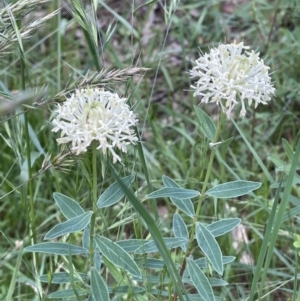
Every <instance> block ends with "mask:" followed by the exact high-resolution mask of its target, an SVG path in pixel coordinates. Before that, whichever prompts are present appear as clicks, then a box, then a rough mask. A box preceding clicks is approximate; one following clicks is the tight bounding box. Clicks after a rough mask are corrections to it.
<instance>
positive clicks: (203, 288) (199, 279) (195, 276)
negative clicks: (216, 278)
mask: <svg viewBox="0 0 300 301" xmlns="http://www.w3.org/2000/svg"><path fill="white" fill-rule="evenodd" d="M187 267H188V271H189V275H190V278H191V281H192V283H193V284H194V286H195V287H196V289H197V291H198V293H199V295H200V296H201V298H203V300H205V301H215V296H214V294H213V290H212V287H211V284H210V283H209V281H208V279H207V277H206V276H205V274H204V273H203V272H202V270H201V269H200V268H199V267H198V266H197V265H196V263H195V262H194V261H193V260H192V259H191V258H188V259H187Z"/></svg>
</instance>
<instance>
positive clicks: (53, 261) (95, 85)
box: [0, 0, 300, 301]
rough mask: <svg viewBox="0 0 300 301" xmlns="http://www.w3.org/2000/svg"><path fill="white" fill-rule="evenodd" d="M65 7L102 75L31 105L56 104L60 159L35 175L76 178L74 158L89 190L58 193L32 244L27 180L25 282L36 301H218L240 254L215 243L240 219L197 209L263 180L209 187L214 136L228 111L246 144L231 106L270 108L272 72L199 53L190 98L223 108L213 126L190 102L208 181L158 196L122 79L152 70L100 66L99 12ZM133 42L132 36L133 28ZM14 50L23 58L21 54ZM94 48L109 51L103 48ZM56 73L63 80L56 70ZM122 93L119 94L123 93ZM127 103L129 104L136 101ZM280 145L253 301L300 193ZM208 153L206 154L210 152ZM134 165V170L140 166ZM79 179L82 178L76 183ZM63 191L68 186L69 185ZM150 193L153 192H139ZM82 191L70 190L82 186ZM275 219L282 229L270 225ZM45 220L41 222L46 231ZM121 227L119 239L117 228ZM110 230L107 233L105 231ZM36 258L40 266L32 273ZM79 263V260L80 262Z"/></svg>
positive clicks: (232, 47)
mask: <svg viewBox="0 0 300 301" xmlns="http://www.w3.org/2000/svg"><path fill="white" fill-rule="evenodd" d="M42 2H43V3H46V2H47V1H42ZM26 3H28V4H30V3H31V5H34V6H30V5H29V6H27V9H24V12H22V11H19V10H20V9H19V7H21V8H22V10H23V4H24V7H26V5H25V4H26ZM37 3H38V1H27V2H26V1H25V0H22V1H19V2H18V4H17V3H16V4H14V5H11V6H8V9H9V10H10V11H11V12H13V15H16V16H18V18H22V16H23V15H24V14H26V13H27V12H28V11H30V10H32V9H34V8H35V7H36V5H37ZM69 3H70V6H71V9H70V11H71V13H73V14H77V15H76V16H75V18H74V19H76V20H77V22H78V23H79V24H80V26H81V27H82V29H83V32H84V36H85V39H86V41H87V44H88V45H89V47H90V48H89V50H90V53H89V55H90V57H91V59H92V61H93V63H94V64H93V66H95V68H96V69H97V71H96V72H91V73H90V72H87V73H85V74H84V75H81V76H78V77H77V78H76V79H74V80H73V82H69V83H68V84H67V85H66V87H65V89H62V90H61V89H57V90H58V91H55V93H53V95H55V96H50V97H49V96H48V95H47V96H46V95H44V93H43V94H42V96H43V97H42V96H41V97H39V98H42V99H40V100H39V101H36V102H35V103H33V106H32V107H33V108H36V107H39V108H40V107H42V105H44V104H50V103H51V100H53V102H55V106H54V105H53V110H52V113H53V114H52V116H51V119H50V122H49V123H51V126H52V132H54V133H53V135H55V139H56V142H57V144H58V145H59V146H58V148H60V147H61V149H62V152H61V153H59V154H58V155H55V156H54V158H52V157H51V156H50V155H48V154H44V157H45V159H44V162H43V163H42V165H41V169H40V171H39V172H38V174H37V176H40V175H41V174H42V173H45V172H46V171H48V170H49V169H51V168H55V169H56V170H57V171H64V172H65V173H68V181H69V179H72V176H73V174H72V173H70V170H69V168H70V166H71V165H72V164H73V163H74V162H75V161H77V162H79V163H80V164H81V165H80V166H81V167H82V169H81V170H82V171H83V172H82V173H81V171H80V172H78V174H77V177H76V181H77V183H80V184H79V185H78V186H80V188H81V185H82V184H81V183H82V182H85V183H87V184H86V185H87V186H88V188H87V189H86V187H83V189H84V193H83V194H79V193H78V196H77V197H70V196H69V195H68V193H67V192H64V193H62V192H61V189H60V190H59V191H56V192H54V193H53V200H54V202H55V203H54V205H53V206H49V207H51V210H53V208H56V209H57V210H58V211H59V212H60V213H61V215H62V221H61V220H59V222H57V220H58V219H60V216H59V215H58V214H55V218H53V219H52V221H53V222H54V226H53V224H52V228H51V229H50V230H49V229H47V232H46V234H45V235H44V236H43V240H44V241H43V242H40V241H38V240H39V239H40V237H39V236H37V234H39V233H38V231H39V230H40V229H41V227H39V228H37V227H36V220H37V216H36V215H35V209H36V207H35V205H36V204H35V196H34V195H35V194H34V189H33V186H32V185H33V182H32V181H29V182H28V183H29V184H28V195H27V194H26V193H27V192H26V189H27V187H25V189H23V190H22V199H23V200H24V201H23V203H22V205H23V208H26V207H30V210H29V217H28V219H29V220H30V223H29V224H30V226H29V231H28V235H29V237H30V242H28V243H30V246H27V247H25V249H24V251H25V252H30V253H32V254H31V255H32V257H31V258H32V264H33V272H32V273H33V274H34V277H33V278H34V279H35V281H32V280H31V279H26V280H25V281H26V284H27V283H31V285H32V287H33V288H34V292H33V293H32V294H35V296H34V298H35V299H36V298H37V296H36V295H39V296H38V298H40V299H45V298H46V299H48V298H49V299H51V300H88V301H92V300H105V301H106V300H108V301H109V300H141V301H146V300H173V301H176V300H181V301H183V300H184V301H188V300H197V301H198V300H205V301H218V300H222V299H224V294H226V288H225V289H223V288H224V287H225V286H226V285H227V282H226V281H224V280H223V276H224V274H225V273H224V272H225V270H226V265H227V264H230V263H231V262H233V261H234V260H235V256H232V255H235V254H231V250H229V251H226V254H225V253H224V250H223V249H222V247H221V245H220V243H219V241H218V237H220V236H223V235H227V236H229V235H230V232H231V231H232V230H233V229H234V228H235V227H237V226H238V225H239V224H240V223H241V219H240V218H239V217H228V218H220V217H219V216H218V218H217V219H213V221H212V219H211V218H209V220H210V222H207V219H205V220H204V219H203V212H202V209H203V204H204V203H205V202H215V203H216V202H217V201H218V200H220V199H229V200H230V199H233V198H237V197H241V196H245V195H247V194H250V193H252V194H253V195H254V193H253V191H255V190H257V189H258V188H260V187H261V183H260V182H259V181H256V180H255V181H245V180H240V179H239V177H238V176H237V179H238V180H236V181H230V182H225V183H220V184H219V183H218V184H214V183H215V182H211V179H212V176H213V175H215V174H218V171H217V170H214V166H215V165H214V160H215V155H216V154H217V152H218V150H219V149H221V148H223V149H225V147H226V146H228V144H229V143H230V142H231V141H232V140H233V137H231V138H230V139H227V140H225V141H223V140H222V137H221V134H220V133H221V130H222V126H223V125H222V123H221V121H222V120H223V119H224V118H223V117H225V115H226V117H227V119H231V121H230V122H231V123H232V124H233V125H234V127H235V128H236V129H237V131H238V132H239V133H240V135H241V137H242V139H243V140H244V142H245V144H247V145H248V141H247V139H246V138H245V137H244V136H243V133H242V131H241V130H240V128H239V126H238V125H237V124H236V122H235V121H234V118H233V112H234V110H235V108H237V107H238V106H241V110H240V116H241V117H247V105H248V106H251V105H252V104H254V107H255V108H256V107H257V106H258V104H265V105H266V104H268V103H269V102H270V100H271V98H272V96H273V95H274V94H275V88H274V87H273V85H272V83H271V78H270V76H269V67H267V66H266V65H265V64H264V62H263V60H262V59H261V58H260V57H259V54H258V53H256V52H254V51H250V50H249V47H247V46H244V44H243V43H242V42H241V43H237V42H234V43H232V44H227V45H223V44H220V45H219V46H218V47H217V48H213V49H211V50H210V52H209V53H208V54H201V56H200V58H199V59H198V60H196V61H195V67H194V68H193V69H192V70H190V76H191V78H192V79H193V81H194V83H193V85H192V89H193V90H194V96H196V97H200V101H201V103H204V104H205V103H215V104H216V105H217V106H218V107H220V108H221V110H220V114H219V118H218V121H217V122H214V121H213V120H212V118H211V117H210V116H209V115H208V114H206V113H205V112H204V111H203V110H202V109H201V108H200V107H198V106H194V111H195V115H196V116H197V121H196V122H195V123H197V126H198V128H200V129H201V131H202V134H203V135H202V136H203V141H202V143H203V144H207V145H208V158H207V160H205V163H206V165H205V168H203V170H205V174H204V178H203V180H202V179H200V177H199V178H197V181H198V182H197V187H199V188H198V189H187V188H185V187H182V186H183V185H182V184H181V182H180V180H179V181H177V180H174V179H172V178H171V177H169V176H167V175H162V177H161V181H162V184H161V187H160V189H156V190H154V189H153V187H152V179H151V178H150V173H149V170H148V165H147V162H146V161H147V160H146V158H147V157H146V155H145V152H144V147H143V146H142V139H141V138H140V133H139V128H138V126H139V123H138V120H143V118H144V116H142V114H139V115H138V114H137V113H136V112H135V110H134V109H135V107H134V106H131V105H130V104H129V102H128V98H129V95H130V93H128V91H127V89H128V87H129V86H130V85H132V86H134V82H133V81H132V80H128V79H129V78H131V77H132V76H133V75H135V74H138V73H140V72H141V71H146V70H147V69H146V68H138V67H134V68H125V69H122V70H108V69H101V68H100V60H99V45H98V42H99V41H98V36H97V28H98V27H97V24H98V23H97V22H96V21H97V20H96V19H93V17H95V16H96V15H97V14H96V8H97V5H98V4H97V3H94V4H93V9H94V11H92V13H91V14H90V13H89V14H86V12H85V10H84V7H83V2H82V1H79V0H72V1H70V2H69ZM18 5H19V6H18ZM68 5H69V4H68ZM103 5H106V4H103ZM16 9H17V11H16ZM170 12H171V10H170ZM0 16H1V17H2V19H3V20H4V21H5V23H7V22H11V21H12V19H13V18H11V13H9V12H8V13H7V12H1V11H0ZM50 16H52V15H50ZM87 16H89V18H87ZM46 20H47V18H46V17H45V19H40V21H38V22H37V23H35V22H32V23H30V24H33V25H34V27H38V26H40V25H43V23H44V22H45V21H46ZM124 20H125V19H124ZM124 20H122V22H124ZM39 22H40V23H39ZM12 23H13V22H12ZM126 24H127V23H126ZM127 25H129V24H127ZM29 26H30V25H29ZM108 28H109V29H108V31H107V33H106V35H103V36H105V39H104V41H103V45H106V44H107V43H108V42H109V39H110V38H111V36H112V33H113V32H114V29H113V26H108ZM3 30H4V33H5V34H7V33H10V32H9V30H11V26H7V27H5V28H4V29H3ZM14 32H15V35H14V36H12V37H13V39H12V40H11V43H8V44H6V42H5V41H6V38H5V39H4V40H3V41H0V50H2V52H3V53H7V52H10V51H11V49H13V47H12V46H13V45H14V43H16V41H18V39H16V36H18V37H19V38H20V39H24V38H27V37H29V33H31V32H32V31H31V30H27V31H26V27H24V31H23V34H22V30H20V34H17V30H14ZM133 34H134V35H136V37H138V34H137V33H136V32H135V31H133ZM4 36H5V35H4ZM8 36H9V35H8ZM101 38H102V37H101ZM20 49H21V50H22V47H20ZM101 50H102V51H104V50H105V49H104V47H103V49H101ZM21 57H22V58H24V56H23V55H22V56H21ZM23 63H24V62H23ZM57 69H58V72H59V71H60V67H59V68H57ZM164 72H167V71H166V70H164ZM166 74H167V73H166ZM120 83H122V84H123V83H126V84H128V85H126V89H123V90H122V88H120ZM170 83H171V81H170ZM23 86H25V81H23ZM59 86H60V85H58V87H59ZM135 88H136V87H134V90H135ZM60 90H61V91H60ZM121 90H122V94H121V93H120V92H119V91H121ZM112 91H114V92H112ZM124 91H125V92H124ZM121 95H122V96H121ZM123 95H124V96H123ZM130 97H132V99H134V95H131V96H130ZM34 99H35V100H36V98H34ZM20 102H21V101H20ZM16 105H19V103H16ZM1 108H2V107H0V113H1V114H7V112H8V113H11V112H12V111H13V110H14V109H15V106H13V107H9V108H6V107H5V108H2V110H1ZM26 118H27V117H26V114H25V120H24V123H25V125H26V127H25V130H26V131H27V133H26V135H27V146H26V151H27V157H26V160H24V161H25V162H24V165H26V168H25V170H26V172H27V173H28V175H26V177H27V178H26V179H30V180H34V177H33V176H32V171H31V170H32V169H31V166H32V164H31V161H30V160H31V158H33V156H32V154H31V152H30V143H29V138H28V137H29V134H28V133H29V131H28V129H30V127H29V122H28V119H26ZM141 123H142V122H141ZM26 131H25V132H26ZM199 134H200V135H201V133H199ZM35 142H36V141H35ZM6 143H7V144H8V143H10V142H9V139H6ZM146 143H147V141H145V144H146ZM36 144H37V143H36ZM284 147H285V149H286V150H287V153H288V157H289V159H290V161H291V162H290V163H291V164H289V166H288V167H289V168H286V169H285V162H283V161H279V160H276V159H277V158H273V161H274V162H276V164H277V167H278V169H280V170H281V171H282V170H283V169H284V172H285V174H286V175H287V181H286V182H285V183H283V181H282V180H281V181H279V183H274V182H275V181H272V177H271V176H270V174H268V172H267V171H266V172H265V174H266V176H267V177H268V179H271V180H270V182H272V184H273V185H274V186H275V185H277V186H276V189H277V192H276V196H275V198H274V205H273V208H272V211H271V212H270V216H269V221H270V222H269V223H268V225H267V227H266V231H265V233H266V234H265V235H266V236H265V237H268V238H269V237H271V239H270V240H269V239H265V240H264V241H263V243H262V246H261V249H262V251H261V253H260V257H259V258H258V260H257V265H256V268H255V271H254V279H253V282H252V283H251V292H250V297H249V301H254V300H255V298H254V297H255V294H256V293H257V294H258V298H260V297H261V296H262V289H263V287H264V282H265V279H266V273H267V270H268V264H269V262H270V260H271V256H272V251H273V250H274V246H275V242H276V236H277V234H278V231H279V226H280V223H281V221H282V220H284V218H286V217H285V215H284V208H285V206H286V204H287V202H288V199H289V196H290V191H291V187H293V188H295V189H296V188H297V184H299V181H297V182H295V181H294V174H295V170H296V168H297V166H298V163H299V162H298V158H299V153H300V142H299V143H298V145H297V147H296V151H295V152H293V150H292V146H290V145H289V144H288V143H287V141H286V142H285V143H284ZM128 148H136V149H137V152H134V155H135V156H136V157H137V158H134V161H135V162H134V163H135V164H134V167H133V166H132V165H131V164H130V163H127V160H123V159H124V158H125V157H126V158H127V157H133V154H132V153H131V152H130V154H126V153H127V150H128ZM249 148H250V147H249ZM43 151H44V150H43ZM251 151H252V152H253V154H254V155H255V151H254V150H253V149H251ZM51 153H52V151H51ZM203 156H204V157H205V154H203ZM205 159H206V158H205ZM20 161H21V160H20ZM129 161H130V160H129ZM124 162H125V163H126V164H125V163H124ZM25 163H26V164H25ZM136 166H137V167H136ZM140 167H141V170H138V169H139V168H140ZM134 168H136V169H134ZM129 170H133V172H132V171H131V172H130V171H129ZM56 176H57V174H56ZM57 178H59V177H57ZM111 178H113V179H114V182H113V183H110V182H109V181H110V179H111ZM83 179H84V180H86V181H82V180H83ZM296 180H298V178H297V177H296ZM58 182H59V181H58ZM141 182H146V183H147V184H146V185H145V184H144V183H142V184H141ZM156 183H157V181H156ZM67 185H68V186H70V187H71V189H73V187H72V186H71V185H69V183H68V184H67ZM281 185H282V186H281ZM293 185H294V186H293ZM145 186H147V188H148V191H145V190H146V189H145ZM281 187H283V188H284V191H283V193H282V202H281V207H280V208H278V210H276V209H277V207H276V206H277V204H278V203H279V202H278V201H279V196H280V191H281V190H280V189H281ZM80 188H78V187H77V186H76V187H75V189H78V190H79V189H80ZM76 193H77V191H76ZM161 198H164V199H167V201H168V202H170V203H172V205H173V207H175V208H176V212H175V213H174V215H173V216H172V225H171V227H170V232H167V233H165V232H163V231H161V227H160V225H161V224H162V220H163V217H161V218H160V217H159V215H158V210H157V207H156V201H157V200H158V199H161ZM27 199H29V202H28V203H26V201H27ZM51 201H52V199H51ZM28 205H29V206H28ZM115 208H117V211H118V212H117V215H116V217H115V216H114V218H111V216H110V215H109V214H108V212H109V210H108V209H115ZM298 210H299V208H298ZM44 216H45V215H44ZM44 216H43V217H44ZM123 216H125V218H123ZM276 219H278V220H279V221H280V222H279V223H277V224H276V225H275V226H273V221H274V220H276ZM49 220H50V218H49V219H46V222H47V223H48V222H49ZM46 222H45V223H44V221H43V224H42V226H43V227H44V226H45V224H46ZM127 223H130V226H131V229H130V231H131V234H130V236H125V235H124V233H123V232H125V231H124V228H125V225H127ZM116 229H117V231H114V230H116ZM110 231H112V232H110ZM115 232H117V234H116V233H115ZM111 233H113V234H112V235H109V234H111ZM120 237H121V238H120ZM298 240H299V237H298V236H297V241H296V242H295V244H294V245H295V247H297V248H298V247H299V243H298ZM229 241H230V240H229ZM268 247H269V249H267V248H268ZM228 249H230V248H228ZM22 251H23V250H22ZM37 253H39V254H46V255H45V256H47V261H46V260H45V257H44V256H43V257H41V256H40V255H37ZM48 256H49V257H48ZM21 257H22V252H20V256H19V257H18V264H19V266H20V264H21ZM41 258H42V264H41V267H39V263H40V259H41ZM57 258H58V259H57ZM48 259H49V260H48ZM44 262H46V264H44ZM48 262H50V264H49V266H48ZM78 262H80V263H81V264H77V263H78ZM263 262H265V265H264V266H263ZM47 269H48V270H47ZM261 271H263V272H262V281H261V286H260V287H259V289H257V287H258V285H257V284H258V278H259V276H260V273H261ZM18 273H19V269H18V268H16V269H15V272H14V276H13V280H12V283H13V281H15V282H16V279H17V274H18ZM40 273H41V275H40ZM225 275H226V274H225ZM22 276H23V275H22ZM29 280H30V281H29ZM225 280H227V279H225ZM20 281H22V280H20ZM32 283H34V284H32ZM220 291H221V292H222V294H220ZM13 294H14V283H13V284H12V285H11V287H10V293H9V295H8V298H7V300H10V299H12V298H13ZM32 299H33V298H31V299H30V300H32Z"/></svg>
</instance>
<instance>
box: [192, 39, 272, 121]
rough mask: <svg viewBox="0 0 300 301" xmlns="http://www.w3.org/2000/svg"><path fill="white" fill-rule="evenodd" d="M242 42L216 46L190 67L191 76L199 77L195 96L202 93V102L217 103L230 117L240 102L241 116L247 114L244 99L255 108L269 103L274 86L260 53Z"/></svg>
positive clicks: (195, 86)
mask: <svg viewBox="0 0 300 301" xmlns="http://www.w3.org/2000/svg"><path fill="white" fill-rule="evenodd" d="M248 49H249V47H248V46H244V43H243V42H241V43H239V44H237V43H236V42H234V43H233V44H227V45H223V44H220V45H219V46H218V47H217V48H213V49H211V50H210V52H209V53H206V54H204V55H202V56H201V57H200V58H199V59H198V60H196V61H195V64H196V66H195V67H194V68H193V69H192V70H190V76H191V78H199V79H198V80H197V81H196V82H195V85H194V86H191V87H192V88H193V89H195V92H194V96H197V95H200V96H202V98H201V102H202V103H209V102H215V103H216V104H217V105H220V106H221V108H222V110H223V112H224V113H226V115H227V118H228V119H229V118H230V115H231V112H232V110H233V108H234V107H235V106H236V105H238V104H239V103H241V105H242V108H241V111H240V116H242V117H244V116H245V115H246V107H245V101H246V100H248V105H249V106H251V104H252V102H254V107H255V108H256V107H257V106H258V104H259V103H262V104H267V102H268V101H270V100H271V97H270V96H271V95H272V94H274V93H275V88H274V87H273V85H272V83H271V78H270V76H269V73H268V70H269V67H267V66H266V65H265V64H264V62H263V60H262V59H260V58H259V53H255V52H254V51H253V50H252V51H251V52H249V51H247V50H248Z"/></svg>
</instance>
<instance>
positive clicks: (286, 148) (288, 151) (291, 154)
mask: <svg viewBox="0 0 300 301" xmlns="http://www.w3.org/2000/svg"><path fill="white" fill-rule="evenodd" d="M281 141H282V146H283V148H284V151H285V153H286V155H287V156H288V158H289V161H293V158H294V151H293V149H292V147H291V145H290V144H289V143H288V141H287V140H286V139H284V138H282V139H281Z"/></svg>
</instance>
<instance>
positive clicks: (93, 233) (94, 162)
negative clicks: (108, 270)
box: [90, 141, 97, 267]
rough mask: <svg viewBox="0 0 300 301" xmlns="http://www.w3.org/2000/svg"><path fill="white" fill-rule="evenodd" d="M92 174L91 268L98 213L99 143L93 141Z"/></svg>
mask: <svg viewBox="0 0 300 301" xmlns="http://www.w3.org/2000/svg"><path fill="white" fill-rule="evenodd" d="M92 172H93V184H92V185H93V187H92V189H93V196H92V209H93V215H92V218H91V231H90V264H91V267H93V266H94V254H95V248H94V237H95V223H96V213H97V206H96V203H97V143H96V141H93V148H92Z"/></svg>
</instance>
